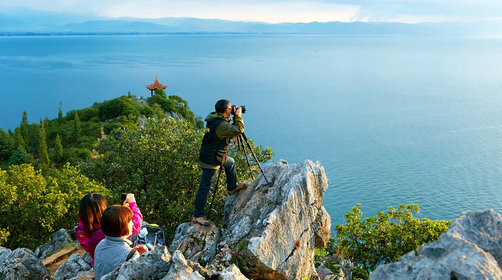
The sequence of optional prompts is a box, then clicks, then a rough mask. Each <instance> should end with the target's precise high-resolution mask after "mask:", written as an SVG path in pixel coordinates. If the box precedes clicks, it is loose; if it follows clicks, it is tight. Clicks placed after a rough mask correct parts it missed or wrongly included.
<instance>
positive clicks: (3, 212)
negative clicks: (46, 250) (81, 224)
mask: <svg viewBox="0 0 502 280" xmlns="http://www.w3.org/2000/svg"><path fill="white" fill-rule="evenodd" d="M47 173H48V174H46V175H45V176H44V175H42V173H41V171H36V170H35V169H34V167H33V166H32V165H31V164H22V165H12V166H10V168H9V170H8V171H4V170H1V169H0V186H1V188H0V204H1V205H2V207H1V208H0V245H1V244H2V243H5V245H6V246H7V247H9V248H16V247H20V246H22V247H28V248H31V249H33V248H35V246H37V245H39V244H41V243H43V242H46V241H47V240H48V238H49V237H50V234H51V233H52V232H54V231H56V230H57V229H59V228H72V227H73V226H74V225H75V223H76V221H78V218H77V212H78V205H79V201H80V199H81V198H82V197H83V196H84V195H86V194H88V193H91V192H99V193H102V194H105V195H108V191H107V190H106V189H105V188H104V187H102V186H101V185H99V184H97V183H95V182H92V181H90V180H89V179H88V178H86V177H85V176H83V175H81V174H79V173H78V171H77V169H76V168H75V167H71V166H70V165H68V164H67V165H65V166H64V167H63V168H62V169H60V170H50V171H48V172H47Z"/></svg>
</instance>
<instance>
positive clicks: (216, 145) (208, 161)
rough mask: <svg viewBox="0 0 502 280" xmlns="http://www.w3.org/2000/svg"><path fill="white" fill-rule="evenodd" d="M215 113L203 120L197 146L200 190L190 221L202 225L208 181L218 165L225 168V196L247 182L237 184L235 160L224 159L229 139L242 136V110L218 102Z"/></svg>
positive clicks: (203, 223) (242, 186)
mask: <svg viewBox="0 0 502 280" xmlns="http://www.w3.org/2000/svg"><path fill="white" fill-rule="evenodd" d="M214 108H215V112H212V113H210V114H209V115H208V116H207V117H206V119H205V121H206V122H207V124H206V133H205V134H204V138H203V139H202V145H201V147H200V154H199V160H200V167H201V168H202V176H201V179H200V184H199V189H198V190H197V194H196V196H195V211H194V215H193V220H192V221H193V222H194V223H198V224H200V225H203V226H208V225H209V224H210V223H209V221H208V220H207V219H206V218H205V217H204V208H205V207H206V201H207V194H208V193H209V189H210V188H211V181H212V179H213V176H214V174H215V173H216V170H218V169H219V168H220V167H221V166H223V168H225V174H226V177H227V190H228V194H233V193H235V192H237V191H239V190H241V189H243V188H245V187H246V183H239V184H237V173H236V172H235V161H234V159H233V158H231V157H229V156H227V153H228V145H229V143H230V139H231V138H233V137H236V136H239V135H241V134H242V133H243V132H244V121H243V120H242V117H241V112H242V107H239V108H236V109H235V111H233V108H232V105H231V104H230V101H228V100H226V99H221V100H218V102H216V104H215V105H214ZM231 114H233V115H234V118H233V119H234V123H233V124H230V121H231V119H230V118H229V117H230V115H231Z"/></svg>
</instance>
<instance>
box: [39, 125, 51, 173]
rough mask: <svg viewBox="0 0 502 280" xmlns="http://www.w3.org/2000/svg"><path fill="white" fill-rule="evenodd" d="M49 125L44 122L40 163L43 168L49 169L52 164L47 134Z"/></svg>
mask: <svg viewBox="0 0 502 280" xmlns="http://www.w3.org/2000/svg"><path fill="white" fill-rule="evenodd" d="M46 125H47V123H46V122H42V128H41V129H40V152H39V154H40V162H41V163H42V165H43V166H46V167H48V166H49V164H50V161H49V154H48V153H47V135H46V134H47V133H46V131H45V127H46Z"/></svg>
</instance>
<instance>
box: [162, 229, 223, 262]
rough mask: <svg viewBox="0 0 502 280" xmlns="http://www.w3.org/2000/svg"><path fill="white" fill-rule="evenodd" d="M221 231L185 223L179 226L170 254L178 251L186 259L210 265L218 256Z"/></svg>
mask: <svg viewBox="0 0 502 280" xmlns="http://www.w3.org/2000/svg"><path fill="white" fill-rule="evenodd" d="M220 235H221V234H220V229H219V228H217V227H216V226H214V225H211V226H201V225H199V224H196V223H184V224H181V225H179V226H178V228H177V229H176V234H175V236H174V240H173V242H172V244H171V247H169V252H170V253H171V254H174V252H175V251H176V250H179V251H181V252H182V253H183V255H184V256H185V258H187V259H189V260H191V261H194V262H199V263H208V262H209V261H210V260H212V259H213V257H214V256H215V255H216V247H217V243H218V239H219V238H220Z"/></svg>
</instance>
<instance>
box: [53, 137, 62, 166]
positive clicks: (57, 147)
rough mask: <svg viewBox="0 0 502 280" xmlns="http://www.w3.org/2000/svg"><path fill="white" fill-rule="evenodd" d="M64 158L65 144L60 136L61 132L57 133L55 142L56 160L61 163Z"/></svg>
mask: <svg viewBox="0 0 502 280" xmlns="http://www.w3.org/2000/svg"><path fill="white" fill-rule="evenodd" d="M62 160H63V145H61V138H60V137H59V134H57V135H56V140H55V143H54V161H55V162H56V163H61V161H62Z"/></svg>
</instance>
